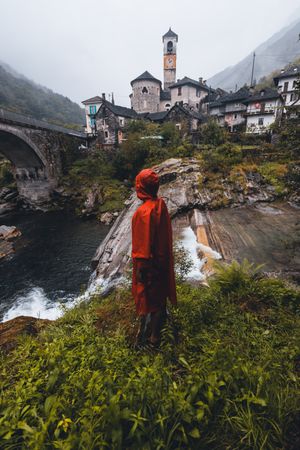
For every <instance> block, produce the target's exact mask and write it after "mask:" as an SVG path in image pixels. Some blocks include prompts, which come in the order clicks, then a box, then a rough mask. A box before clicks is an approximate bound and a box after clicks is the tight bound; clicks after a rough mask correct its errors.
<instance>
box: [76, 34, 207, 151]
mask: <svg viewBox="0 0 300 450" xmlns="http://www.w3.org/2000/svg"><path fill="white" fill-rule="evenodd" d="M162 39H163V60H164V84H163V86H162V82H161V81H160V80H159V79H158V78H155V77H154V76H153V75H151V73H149V72H148V71H145V72H144V73H142V74H141V75H139V76H138V77H137V78H135V79H134V80H132V81H131V86H132V93H131V94H130V101H131V108H126V107H123V106H118V105H115V104H114V102H113V101H112V102H108V101H107V100H106V99H105V95H104V94H102V97H99V96H95V97H92V98H90V99H87V100H84V101H83V102H82V103H83V104H84V106H85V113H86V132H87V133H88V134H94V135H97V136H98V141H100V143H101V144H103V145H117V144H120V143H121V142H122V141H123V140H124V130H125V129H126V126H127V125H128V123H129V122H130V121H132V120H138V119H144V120H150V121H153V122H157V123H163V122H165V121H172V122H174V123H175V125H176V127H177V128H178V129H179V130H180V131H181V132H183V130H187V132H188V133H190V132H192V131H196V129H197V128H198V126H199V124H200V123H202V122H203V120H205V119H204V115H203V114H202V113H200V112H199V110H200V104H201V102H202V101H203V99H204V98H205V97H206V96H207V94H208V93H209V91H210V88H209V87H208V86H206V84H205V82H204V81H203V80H202V79H201V78H200V79H199V81H196V80H192V79H191V78H188V77H184V78H183V79H182V80H177V82H176V62H177V60H176V58H177V42H178V35H177V34H176V33H174V32H173V31H172V30H171V28H170V29H169V30H168V32H167V33H166V34H164V36H163V38H162ZM169 112H170V114H169Z"/></svg>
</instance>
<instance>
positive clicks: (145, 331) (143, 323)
mask: <svg viewBox="0 0 300 450" xmlns="http://www.w3.org/2000/svg"><path fill="white" fill-rule="evenodd" d="M166 317H167V313H166V308H165V307H163V308H161V309H159V310H157V311H155V312H152V313H150V314H147V315H144V316H140V324H139V329H138V333H137V336H136V342H137V344H142V343H144V342H146V341H149V342H150V343H151V344H159V343H160V338H161V330H162V328H163V326H164V324H165V321H166Z"/></svg>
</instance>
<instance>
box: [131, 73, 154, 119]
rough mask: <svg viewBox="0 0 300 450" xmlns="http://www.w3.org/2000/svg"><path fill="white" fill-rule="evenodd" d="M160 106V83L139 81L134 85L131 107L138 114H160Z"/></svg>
mask: <svg viewBox="0 0 300 450" xmlns="http://www.w3.org/2000/svg"><path fill="white" fill-rule="evenodd" d="M143 91H144V92H143ZM159 105H160V83H159V82H158V81H150V80H138V81H135V82H134V83H133V85H132V96H131V106H132V108H133V109H134V110H135V111H136V112H138V113H144V112H158V111H159Z"/></svg>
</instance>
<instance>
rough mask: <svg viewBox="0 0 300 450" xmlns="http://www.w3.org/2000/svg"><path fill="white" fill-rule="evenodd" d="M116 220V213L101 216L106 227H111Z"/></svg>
mask: <svg viewBox="0 0 300 450" xmlns="http://www.w3.org/2000/svg"><path fill="white" fill-rule="evenodd" d="M114 219H115V215H114V213H110V212H106V213H103V214H101V216H100V222H101V223H104V224H105V225H110V224H111V223H112V222H113V221H114Z"/></svg>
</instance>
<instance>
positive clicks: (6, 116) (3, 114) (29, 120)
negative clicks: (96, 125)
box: [0, 108, 86, 138]
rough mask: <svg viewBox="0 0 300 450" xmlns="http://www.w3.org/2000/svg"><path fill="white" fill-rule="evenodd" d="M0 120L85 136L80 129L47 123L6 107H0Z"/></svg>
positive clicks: (80, 136)
mask: <svg viewBox="0 0 300 450" xmlns="http://www.w3.org/2000/svg"><path fill="white" fill-rule="evenodd" d="M0 122H9V123H10V122H12V123H15V124H19V125H29V126H30V127H33V128H39V129H42V130H52V131H57V132H59V133H64V134H69V135H71V136H76V137H79V138H86V133H83V132H81V131H76V130H72V129H71V128H66V127H60V126H59V125H54V124H52V123H48V122H46V121H44V120H37V119H34V118H33V117H30V116H25V115H23V114H19V113H14V112H11V111H7V110H6V109H2V108H0Z"/></svg>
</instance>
